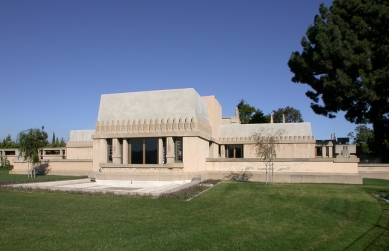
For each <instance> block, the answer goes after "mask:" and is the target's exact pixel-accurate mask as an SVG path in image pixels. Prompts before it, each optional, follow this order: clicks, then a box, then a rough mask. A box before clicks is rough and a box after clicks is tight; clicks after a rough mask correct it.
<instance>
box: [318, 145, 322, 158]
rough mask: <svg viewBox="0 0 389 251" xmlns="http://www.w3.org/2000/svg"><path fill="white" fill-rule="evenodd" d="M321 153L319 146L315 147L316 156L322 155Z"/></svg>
mask: <svg viewBox="0 0 389 251" xmlns="http://www.w3.org/2000/svg"><path fill="white" fill-rule="evenodd" d="M322 154H323V151H322V148H321V146H320V147H316V157H322Z"/></svg>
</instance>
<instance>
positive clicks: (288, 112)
mask: <svg viewBox="0 0 389 251" xmlns="http://www.w3.org/2000/svg"><path fill="white" fill-rule="evenodd" d="M282 115H285V123H296V122H304V120H303V116H302V115H301V112H300V111H299V110H297V109H294V108H293V107H289V106H287V107H285V108H278V110H273V120H274V123H282Z"/></svg>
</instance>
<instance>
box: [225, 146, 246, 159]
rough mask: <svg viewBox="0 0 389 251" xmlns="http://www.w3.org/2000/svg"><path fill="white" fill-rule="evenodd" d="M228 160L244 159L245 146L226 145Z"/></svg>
mask: <svg viewBox="0 0 389 251" xmlns="http://www.w3.org/2000/svg"><path fill="white" fill-rule="evenodd" d="M226 158H243V145H226Z"/></svg>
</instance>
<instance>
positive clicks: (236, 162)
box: [202, 158, 363, 184]
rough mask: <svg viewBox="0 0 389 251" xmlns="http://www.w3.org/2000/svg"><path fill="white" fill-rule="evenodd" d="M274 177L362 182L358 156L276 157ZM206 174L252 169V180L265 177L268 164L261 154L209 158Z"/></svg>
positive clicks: (294, 180)
mask: <svg viewBox="0 0 389 251" xmlns="http://www.w3.org/2000/svg"><path fill="white" fill-rule="evenodd" d="M273 165H274V181H275V182H280V183H344V184H362V182H363V178H362V176H361V175H359V173H358V159H357V158H325V159H310V158H309V159H308V158H307V159H305V158H298V159H291V158H285V159H275V160H274V163H273ZM206 167H207V170H206V173H207V174H206V176H204V177H202V179H223V178H224V177H226V176H227V175H229V174H230V173H231V172H242V171H249V172H250V173H252V174H253V177H252V178H251V179H250V180H251V181H262V182H265V181H266V165H265V163H264V162H263V161H262V160H261V159H258V158H252V159H220V158H219V159H207V162H206Z"/></svg>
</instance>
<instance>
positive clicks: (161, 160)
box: [158, 138, 166, 164]
mask: <svg viewBox="0 0 389 251" xmlns="http://www.w3.org/2000/svg"><path fill="white" fill-rule="evenodd" d="M165 151H166V149H165ZM163 155H164V150H163V139H162V138H159V139H158V164H165V163H164V156H163Z"/></svg>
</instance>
